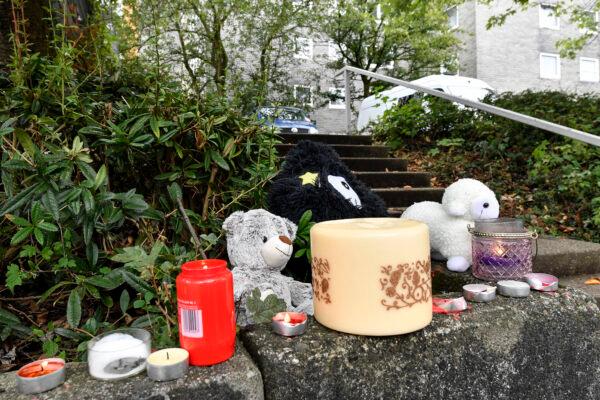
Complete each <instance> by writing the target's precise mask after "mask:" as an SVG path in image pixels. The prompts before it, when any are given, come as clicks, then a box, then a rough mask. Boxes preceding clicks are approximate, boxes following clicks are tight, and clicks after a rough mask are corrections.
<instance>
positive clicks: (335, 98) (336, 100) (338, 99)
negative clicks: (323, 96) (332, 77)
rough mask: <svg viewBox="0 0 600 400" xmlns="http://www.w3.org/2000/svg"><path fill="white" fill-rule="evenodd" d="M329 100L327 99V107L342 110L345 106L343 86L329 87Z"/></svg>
mask: <svg viewBox="0 0 600 400" xmlns="http://www.w3.org/2000/svg"><path fill="white" fill-rule="evenodd" d="M329 94H330V95H331V100H329V108H336V109H338V110H343V109H345V108H346V91H345V89H344V88H334V87H330V88H329Z"/></svg>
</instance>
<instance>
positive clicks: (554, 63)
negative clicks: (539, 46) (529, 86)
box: [540, 53, 560, 79]
mask: <svg viewBox="0 0 600 400" xmlns="http://www.w3.org/2000/svg"><path fill="white" fill-rule="evenodd" d="M540 78H545V79H560V56H559V55H558V54H549V53H541V54H540Z"/></svg>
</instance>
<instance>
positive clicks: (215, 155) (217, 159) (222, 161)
mask: <svg viewBox="0 0 600 400" xmlns="http://www.w3.org/2000/svg"><path fill="white" fill-rule="evenodd" d="M210 158H212V160H213V161H214V162H216V163H217V165H218V166H219V167H221V168H223V169H224V170H225V171H229V164H227V161H225V159H224V158H223V157H222V156H221V154H219V153H218V152H216V151H214V150H211V151H210Z"/></svg>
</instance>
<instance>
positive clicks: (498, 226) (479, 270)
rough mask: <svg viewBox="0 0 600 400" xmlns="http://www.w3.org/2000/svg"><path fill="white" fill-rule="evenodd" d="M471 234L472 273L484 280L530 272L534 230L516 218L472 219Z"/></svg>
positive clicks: (512, 276) (512, 277)
mask: <svg viewBox="0 0 600 400" xmlns="http://www.w3.org/2000/svg"><path fill="white" fill-rule="evenodd" d="M469 232H470V233H471V235H472V243H471V245H472V252H473V275H474V276H475V277H476V278H479V279H483V280H486V281H494V282H495V281H499V280H505V279H520V278H523V277H524V276H525V275H526V274H528V273H530V272H531V269H532V266H533V243H534V241H535V239H537V233H535V232H529V231H527V230H525V228H524V227H523V221H521V220H519V219H515V218H499V219H492V220H482V221H475V227H469Z"/></svg>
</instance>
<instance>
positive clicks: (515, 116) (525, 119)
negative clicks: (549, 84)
mask: <svg viewBox="0 0 600 400" xmlns="http://www.w3.org/2000/svg"><path fill="white" fill-rule="evenodd" d="M342 71H343V72H344V74H345V75H346V77H347V76H348V73H349V71H350V72H353V73H356V74H360V75H365V76H370V77H371V78H375V79H378V80H380V81H384V82H389V83H393V84H395V85H400V86H404V87H407V88H409V89H413V90H416V91H418V92H423V93H427V94H430V95H432V96H435V97H440V98H442V99H445V100H449V101H453V102H455V103H459V104H463V105H465V106H469V107H472V108H476V109H478V110H482V111H486V112H489V113H490V114H494V115H498V116H500V117H504V118H507V119H510V120H513V121H517V122H520V123H522V124H525V125H529V126H533V127H535V128H539V129H543V130H545V131H548V132H553V133H557V134H559V135H562V136H566V137H569V138H571V139H575V140H579V141H581V142H585V143H588V144H591V145H594V146H597V147H600V136H596V135H592V134H590V133H587V132H583V131H580V130H577V129H573V128H569V127H566V126H563V125H559V124H555V123H553V122H548V121H545V120H543V119H539V118H534V117H530V116H529V115H525V114H521V113H518V112H514V111H510V110H506V109H504V108H500V107H496V106H492V105H490V104H486V103H481V102H479V101H472V100H467V99H464V98H462V97H458V96H453V95H451V94H448V93H444V92H440V91H438V90H435V89H431V88H428V87H425V86H421V85H415V84H414V83H412V82H406V81H403V80H401V79H396V78H391V77H389V76H386V75H381V74H378V73H375V72H371V71H366V70H364V69H360V68H356V67H349V66H346V67H344V68H343V69H342Z"/></svg>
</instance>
